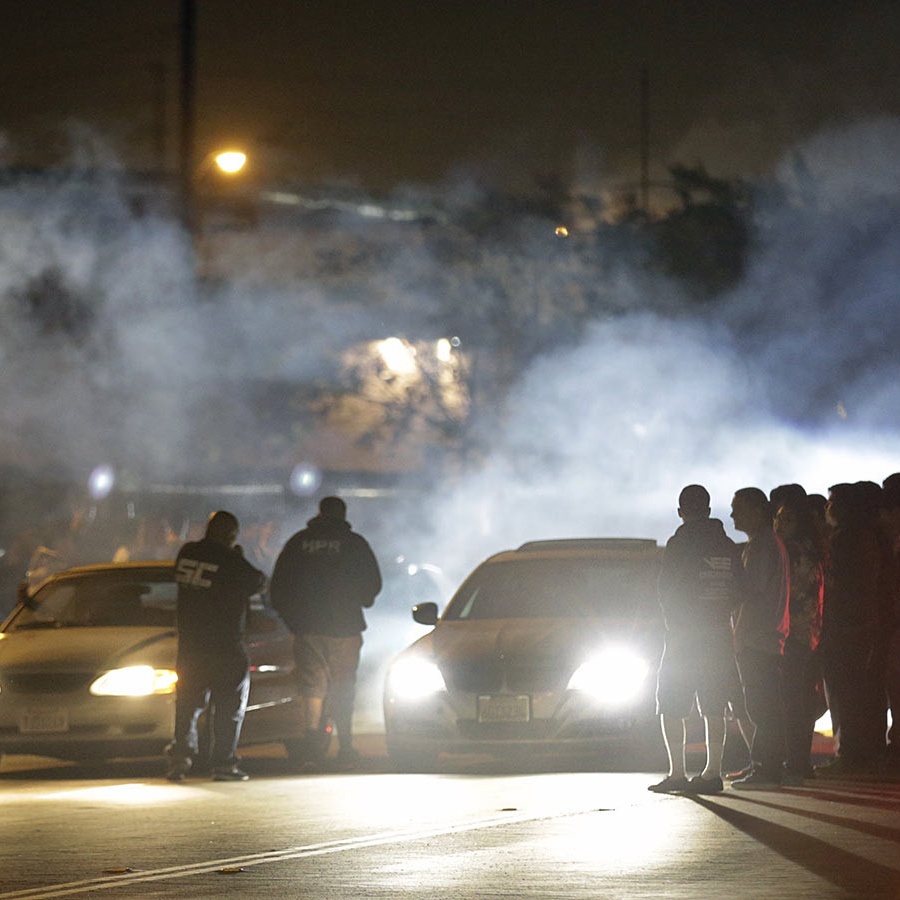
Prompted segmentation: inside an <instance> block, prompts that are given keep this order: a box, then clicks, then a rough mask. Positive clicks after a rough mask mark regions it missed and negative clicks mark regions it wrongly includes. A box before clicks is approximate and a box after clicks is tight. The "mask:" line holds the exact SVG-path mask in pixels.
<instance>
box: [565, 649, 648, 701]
mask: <svg viewBox="0 0 900 900" xmlns="http://www.w3.org/2000/svg"><path fill="white" fill-rule="evenodd" d="M649 674H650V665H649V663H648V662H647V661H646V660H645V659H644V658H643V657H641V656H639V655H638V654H637V653H635V652H633V651H631V650H627V649H624V648H620V647H616V648H613V647H610V648H608V649H606V650H602V651H601V652H600V653H598V654H597V655H596V656H592V657H591V658H590V659H589V660H587V662H585V663H583V664H582V665H580V666H579V667H578V668H577V669H576V670H575V673H574V674H573V675H572V677H571V678H570V679H569V684H568V688H569V690H570V691H583V692H584V693H586V694H590V695H591V696H592V697H594V698H595V699H596V700H599V701H601V702H602V703H608V704H612V705H618V704H624V703H628V702H629V701H631V700H634V698H635V697H637V696H638V694H639V693H640V692H641V689H642V688H643V686H644V683H645V682H646V680H647V676H648V675H649Z"/></svg>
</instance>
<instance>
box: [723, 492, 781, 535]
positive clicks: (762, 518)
mask: <svg viewBox="0 0 900 900" xmlns="http://www.w3.org/2000/svg"><path fill="white" fill-rule="evenodd" d="M731 518H732V520H733V521H734V527H735V528H736V529H737V530H738V531H743V532H744V534H746V535H747V536H748V537H749V538H753V536H754V535H756V534H759V533H761V532H762V531H763V529H765V528H771V527H772V508H771V506H770V505H769V498H768V497H767V496H766V495H765V492H764V491H761V490H760V489H759V488H756V487H745V488H741V489H740V490H738V491H736V492H735V494H734V499H733V500H732V501H731Z"/></svg>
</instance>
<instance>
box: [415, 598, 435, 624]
mask: <svg viewBox="0 0 900 900" xmlns="http://www.w3.org/2000/svg"><path fill="white" fill-rule="evenodd" d="M412 617H413V619H415V621H416V622H418V623H419V624H420V625H437V620H438V608H437V603H432V602H431V601H429V602H428V603H419V604H418V605H417V606H414V607H413V608H412Z"/></svg>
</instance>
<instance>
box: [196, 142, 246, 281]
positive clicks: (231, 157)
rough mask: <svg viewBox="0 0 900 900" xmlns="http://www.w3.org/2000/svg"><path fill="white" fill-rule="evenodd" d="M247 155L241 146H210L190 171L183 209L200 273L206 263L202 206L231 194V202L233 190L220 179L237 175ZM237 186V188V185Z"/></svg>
mask: <svg viewBox="0 0 900 900" xmlns="http://www.w3.org/2000/svg"><path fill="white" fill-rule="evenodd" d="M247 162H248V157H247V154H246V153H244V151H243V150H238V149H236V148H234V147H231V148H228V149H225V150H222V149H217V150H212V151H210V152H209V153H207V154H206V155H205V156H204V157H203V159H202V160H201V162H200V164H199V165H198V166H196V167H195V168H194V170H193V172H192V173H191V176H192V177H191V180H190V181H191V185H190V192H189V194H188V198H187V199H188V201H189V202H190V207H189V208H188V209H187V210H186V213H187V222H188V231H189V233H190V238H191V246H192V249H193V255H194V264H195V267H196V270H197V272H198V274H200V275H202V274H203V273H204V272H205V270H206V269H207V267H208V264H209V259H208V254H209V250H208V248H206V247H205V246H204V240H203V232H204V222H203V220H204V218H205V216H204V207H209V206H210V204H211V203H212V204H215V203H216V202H221V201H223V200H224V199H225V198H228V197H230V198H231V200H230V201H229V202H234V199H235V197H236V196H237V195H236V194H232V192H231V190H225V189H224V187H223V181H224V180H225V179H227V180H229V181H231V180H232V179H237V180H238V181H242V180H243V178H240V179H238V178H237V176H239V175H242V174H243V173H244V171H245V169H246V168H247ZM237 190H240V189H239V188H238V189H237Z"/></svg>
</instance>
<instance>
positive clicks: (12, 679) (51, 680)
mask: <svg viewBox="0 0 900 900" xmlns="http://www.w3.org/2000/svg"><path fill="white" fill-rule="evenodd" d="M93 678H94V673H92V672H88V673H85V672H40V673H35V672H28V673H15V672H5V673H3V675H2V676H0V687H2V689H3V691H8V692H9V693H11V694H68V693H71V692H73V691H79V690H82V689H83V688H86V687H87V686H88V685H89V684H90V683H91V680H92V679H93Z"/></svg>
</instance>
